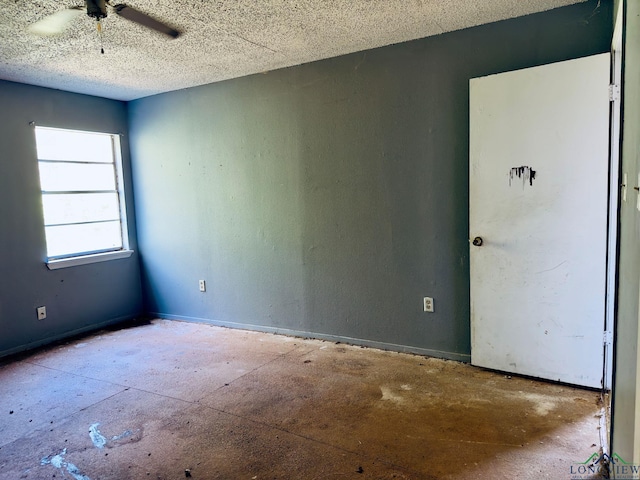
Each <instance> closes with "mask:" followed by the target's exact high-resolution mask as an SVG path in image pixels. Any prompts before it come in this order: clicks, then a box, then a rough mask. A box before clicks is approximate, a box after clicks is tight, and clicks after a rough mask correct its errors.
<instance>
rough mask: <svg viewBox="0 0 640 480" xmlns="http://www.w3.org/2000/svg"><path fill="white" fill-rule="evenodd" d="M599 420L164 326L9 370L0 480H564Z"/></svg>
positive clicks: (335, 350)
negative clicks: (541, 479)
mask: <svg viewBox="0 0 640 480" xmlns="http://www.w3.org/2000/svg"><path fill="white" fill-rule="evenodd" d="M599 412H600V406H599V394H598V393H596V392H592V391H587V390H582V389H576V388H571V387H567V386H562V385H555V384H549V383H544V382H537V381H533V380H530V379H524V378H517V377H512V378H508V377H507V376H505V375H503V374H498V373H494V372H489V371H485V370H482V369H478V368H475V367H471V366H469V365H465V364H461V363H457V362H452V361H444V360H438V359H433V358H425V357H422V356H416V355H409V354H401V353H394V352H386V351H380V350H376V349H370V348H361V347H355V346H349V345H344V344H336V343H333V342H325V341H320V340H305V339H300V338H292V337H286V336H279V335H271V334H264V333H257V332H248V331H242V330H230V329H225V328H219V327H213V326H208V325H199V324H191V323H183V322H175V321H173V322H172V321H165V320H155V321H153V322H151V323H150V324H147V325H141V326H136V327H134V328H126V329H121V330H114V331H102V332H99V333H97V334H95V335H92V336H87V337H84V338H80V339H76V340H74V341H72V342H68V343H65V344H61V345H57V346H54V347H49V348H47V349H45V350H41V351H39V352H34V353H31V354H27V355H23V356H21V357H19V358H12V359H6V360H5V361H4V362H3V363H2V365H0V479H11V480H15V479H20V478H29V479H50V478H56V479H73V480H103V479H118V480H123V479H145V478H147V479H149V478H150V479H167V480H169V479H180V478H186V477H188V476H189V475H190V476H191V478H194V479H230V480H235V479H247V480H252V479H255V480H258V479H310V480H320V479H483V478H484V479H509V480H511V479H515V478H518V479H540V478H550V479H567V480H569V479H570V478H571V471H572V470H571V467H572V465H573V466H574V469H575V465H576V463H579V462H583V461H585V460H586V459H587V458H589V457H590V455H591V454H592V453H594V452H596V451H597V450H598V447H599V445H598V444H599V434H598V425H599V421H598V415H599ZM574 471H575V470H574Z"/></svg>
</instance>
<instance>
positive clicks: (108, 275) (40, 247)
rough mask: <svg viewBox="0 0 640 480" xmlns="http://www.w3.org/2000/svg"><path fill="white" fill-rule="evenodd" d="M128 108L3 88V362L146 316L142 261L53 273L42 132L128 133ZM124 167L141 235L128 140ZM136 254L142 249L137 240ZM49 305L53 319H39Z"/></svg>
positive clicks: (0, 262) (0, 170) (0, 211)
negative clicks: (39, 141)
mask: <svg viewBox="0 0 640 480" xmlns="http://www.w3.org/2000/svg"><path fill="white" fill-rule="evenodd" d="M126 107H127V106H126V104H125V103H122V102H116V101H112V100H105V99H100V98H95V97H88V96H84V95H77V94H72V93H66V92H61V91H57V90H49V89H45V88H39V87H32V86H28V85H21V84H17V83H11V82H4V81H0V229H1V232H0V233H1V234H0V331H1V332H2V333H1V334H0V356H2V355H7V354H9V353H14V352H17V351H20V350H24V349H26V348H30V347H33V346H36V345H39V344H42V343H47V342H50V341H52V340H55V339H57V338H61V337H64V336H68V335H71V334H73V333H77V332H80V331H86V330H91V329H94V328H97V327H98V326H100V325H104V324H107V323H112V322H115V321H118V320H122V319H125V318H131V317H133V316H135V315H136V314H138V313H140V311H141V310H142V294H141V287H140V270H139V262H138V258H137V256H136V255H135V254H134V255H133V256H132V257H130V258H128V259H122V260H115V261H109V262H103V263H96V264H92V265H84V266H77V267H72V268H65V269H61V270H55V271H50V270H48V269H47V267H46V265H45V260H46V244H45V237H44V227H43V218H42V202H41V198H40V184H39V177H38V163H37V157H36V147H35V137H34V129H33V127H32V126H29V122H32V121H34V122H36V123H37V124H38V125H44V126H51V127H61V128H71V129H79V130H95V131H105V132H114V133H115V132H123V133H126V132H127V108H126ZM122 145H123V161H124V167H125V181H126V182H128V189H127V194H128V196H129V198H130V199H131V200H132V201H131V202H130V208H129V212H130V213H129V218H130V225H129V227H130V231H131V232H135V223H134V221H133V218H134V211H133V198H132V189H131V175H130V172H131V170H130V165H129V153H128V142H127V136H126V135H125V136H124V137H123V142H122ZM131 240H132V244H133V248H134V249H137V245H136V243H135V234H133V233H132V238H131ZM41 305H45V306H46V307H47V314H48V318H47V319H46V320H42V321H39V320H37V319H36V307H38V306H41Z"/></svg>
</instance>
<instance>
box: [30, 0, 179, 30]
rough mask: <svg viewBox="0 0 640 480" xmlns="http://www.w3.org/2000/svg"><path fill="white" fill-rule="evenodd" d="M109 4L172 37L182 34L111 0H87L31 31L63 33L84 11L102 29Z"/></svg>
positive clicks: (32, 28) (134, 20) (131, 17)
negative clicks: (101, 24)
mask: <svg viewBox="0 0 640 480" xmlns="http://www.w3.org/2000/svg"><path fill="white" fill-rule="evenodd" d="M107 6H108V7H109V9H110V10H111V11H113V12H115V13H116V14H117V15H119V16H121V17H123V18H126V19H127V20H131V21H132V22H135V23H137V24H139V25H142V26H143V27H147V28H150V29H151V30H155V31H157V32H160V33H164V34H165V35H168V36H169V37H171V38H177V37H178V36H179V35H180V32H179V31H178V30H175V29H174V28H171V27H170V26H168V25H166V24H164V23H162V22H160V21H158V20H156V19H155V18H153V17H151V16H149V15H147V14H146V13H143V12H141V11H140V10H136V9H135V8H133V7H130V6H128V5H125V4H124V3H120V4H117V5H112V4H111V2H110V1H109V0H85V6H84V8H83V7H79V6H76V7H70V8H67V9H65V10H60V11H58V12H56V13H53V14H51V15H49V16H47V17H45V18H43V19H42V20H38V21H37V22H35V23H34V24H32V25H31V26H30V27H29V31H30V32H32V33H35V34H36V35H55V34H58V33H62V32H63V31H64V30H65V29H66V28H67V27H68V26H69V24H70V23H71V22H72V20H74V19H75V18H76V17H78V16H79V15H80V14H81V13H82V12H86V14H87V15H88V16H90V17H91V18H95V19H96V21H97V22H98V30H100V29H101V26H100V21H101V20H102V19H103V18H106V16H107Z"/></svg>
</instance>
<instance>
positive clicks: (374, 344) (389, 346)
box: [147, 312, 471, 363]
mask: <svg viewBox="0 0 640 480" xmlns="http://www.w3.org/2000/svg"><path fill="white" fill-rule="evenodd" d="M147 315H149V316H151V317H155V318H162V319H165V320H177V321H182V322H191V323H204V324H207V325H214V326H216V327H227V328H235V329H239V330H252V331H257V332H265V333H275V334H279V335H290V336H292V337H303V338H315V339H318V340H328V341H331V342H342V343H347V344H350V345H358V346H363V347H371V348H378V349H380V350H390V351H393V352H402V353H414V354H416V355H424V356H426V357H435V358H444V359H447V360H455V361H458V362H464V363H469V362H471V355H467V354H464V353H455V352H445V351H442V350H432V349H429V348H420V347H413V346H410V345H398V344H395V343H387V342H378V341H375V340H365V339H361V338H353V337H345V336H342V335H329V334H325V333H317V332H307V331H304V330H293V329H290V328H279V327H268V326H265V325H253V324H247V323H236V322H222V321H219V320H211V319H208V318H199V317H189V316H184V315H171V314H168V313H160V312H148V313H147Z"/></svg>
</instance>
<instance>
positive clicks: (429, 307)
mask: <svg viewBox="0 0 640 480" xmlns="http://www.w3.org/2000/svg"><path fill="white" fill-rule="evenodd" d="M423 301H424V311H425V312H433V298H432V297H424V299H423Z"/></svg>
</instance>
